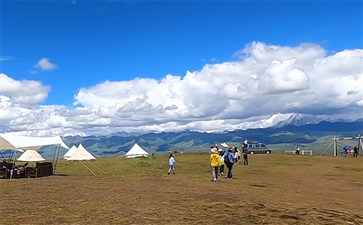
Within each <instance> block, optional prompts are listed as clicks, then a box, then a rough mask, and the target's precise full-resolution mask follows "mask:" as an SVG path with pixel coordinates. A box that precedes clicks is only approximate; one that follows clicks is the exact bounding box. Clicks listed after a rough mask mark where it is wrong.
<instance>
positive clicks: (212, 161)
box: [209, 146, 221, 182]
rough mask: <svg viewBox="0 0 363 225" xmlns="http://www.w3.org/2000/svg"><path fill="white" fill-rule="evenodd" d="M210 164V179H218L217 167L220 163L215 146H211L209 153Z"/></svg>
mask: <svg viewBox="0 0 363 225" xmlns="http://www.w3.org/2000/svg"><path fill="white" fill-rule="evenodd" d="M209 159H210V160H209V161H210V165H211V167H212V181H214V182H216V181H217V179H218V167H219V165H220V161H221V159H220V156H219V154H218V150H217V148H215V147H214V146H212V147H211V154H210V157H209Z"/></svg>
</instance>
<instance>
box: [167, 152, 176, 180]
mask: <svg viewBox="0 0 363 225" xmlns="http://www.w3.org/2000/svg"><path fill="white" fill-rule="evenodd" d="M170 173H173V174H175V158H174V154H173V153H170V155H169V170H168V175H170Z"/></svg>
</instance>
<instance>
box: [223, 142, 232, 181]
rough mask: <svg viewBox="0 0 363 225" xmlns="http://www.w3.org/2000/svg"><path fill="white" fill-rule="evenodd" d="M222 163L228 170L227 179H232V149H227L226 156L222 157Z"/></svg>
mask: <svg viewBox="0 0 363 225" xmlns="http://www.w3.org/2000/svg"><path fill="white" fill-rule="evenodd" d="M224 163H225V164H226V166H227V168H228V175H227V179H232V170H233V163H234V156H233V152H232V148H230V149H228V151H227V152H226V154H225V155H224Z"/></svg>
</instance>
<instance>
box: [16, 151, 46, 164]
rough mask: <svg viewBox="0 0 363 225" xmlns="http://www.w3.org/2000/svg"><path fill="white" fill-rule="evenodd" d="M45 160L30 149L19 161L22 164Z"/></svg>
mask: <svg viewBox="0 0 363 225" xmlns="http://www.w3.org/2000/svg"><path fill="white" fill-rule="evenodd" d="M44 160H45V159H44V158H43V157H42V156H41V155H40V154H39V153H38V152H37V151H36V150H31V149H28V150H26V151H25V152H24V153H23V154H22V155H21V156H20V157H19V158H18V161H22V162H39V161H44Z"/></svg>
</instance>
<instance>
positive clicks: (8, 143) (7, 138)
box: [0, 133, 69, 172]
mask: <svg viewBox="0 0 363 225" xmlns="http://www.w3.org/2000/svg"><path fill="white" fill-rule="evenodd" d="M51 145H53V146H57V148H56V150H55V151H54V155H53V162H52V163H53V164H54V167H53V169H54V171H53V172H55V169H56V166H57V161H58V154H59V149H60V147H63V148H65V149H69V147H68V146H67V145H66V144H65V143H64V142H63V140H62V138H61V137H60V136H54V137H26V136H17V135H12V134H4V133H2V134H0V150H4V149H5V150H15V149H23V150H39V149H40V148H41V147H43V146H51Z"/></svg>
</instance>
